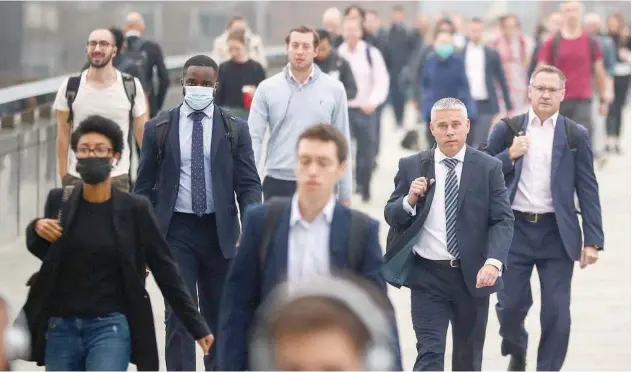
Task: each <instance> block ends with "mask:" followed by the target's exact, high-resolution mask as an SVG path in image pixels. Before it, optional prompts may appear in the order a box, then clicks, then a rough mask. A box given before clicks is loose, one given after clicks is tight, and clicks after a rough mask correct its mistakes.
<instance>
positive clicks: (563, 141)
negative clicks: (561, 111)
mask: <svg viewBox="0 0 632 372" xmlns="http://www.w3.org/2000/svg"><path fill="white" fill-rule="evenodd" d="M564 121H565V118H564V117H563V116H562V115H558V116H557V122H556V123H555V132H554V134H553V152H552V155H551V180H553V181H554V180H555V174H556V173H557V168H558V167H559V166H560V161H561V159H562V155H564V149H565V148H566V147H567V146H568V145H567V144H568V139H567V138H566V130H565V126H564V125H565V124H566V123H565V122H564Z"/></svg>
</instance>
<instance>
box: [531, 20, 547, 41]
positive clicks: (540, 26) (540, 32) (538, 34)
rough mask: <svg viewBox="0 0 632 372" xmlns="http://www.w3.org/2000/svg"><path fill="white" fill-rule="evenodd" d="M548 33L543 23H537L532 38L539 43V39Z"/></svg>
mask: <svg viewBox="0 0 632 372" xmlns="http://www.w3.org/2000/svg"><path fill="white" fill-rule="evenodd" d="M548 31H549V30H548V29H547V27H546V25H545V24H544V23H538V25H537V26H536V28H535V35H534V37H533V40H534V41H535V42H536V43H537V42H538V41H540V39H542V36H544V34H546V33H547V32H548Z"/></svg>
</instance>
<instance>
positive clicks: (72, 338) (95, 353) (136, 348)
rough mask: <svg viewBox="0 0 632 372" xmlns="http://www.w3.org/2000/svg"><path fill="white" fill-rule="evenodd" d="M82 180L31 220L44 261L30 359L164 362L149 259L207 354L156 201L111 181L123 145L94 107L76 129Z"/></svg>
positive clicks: (104, 367)
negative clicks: (160, 356)
mask: <svg viewBox="0 0 632 372" xmlns="http://www.w3.org/2000/svg"><path fill="white" fill-rule="evenodd" d="M71 147H72V150H73V151H74V152H75V154H76V156H77V159H78V161H77V168H76V169H77V172H78V173H79V174H80V175H81V178H82V180H83V184H80V185H78V186H75V187H73V186H68V187H66V188H64V189H54V190H52V191H51V192H50V193H49V195H48V199H47V200H46V206H45V211H44V214H45V216H44V218H38V219H35V220H34V221H33V222H31V224H30V225H29V226H28V227H27V230H26V234H27V246H28V249H29V251H30V252H31V253H33V254H34V255H35V256H36V257H38V258H39V259H41V260H42V266H41V268H40V271H39V273H38V274H37V275H35V276H34V277H33V278H32V280H31V281H30V282H31V283H30V284H31V290H30V292H29V295H28V298H27V302H26V305H25V306H24V315H26V319H27V322H28V327H29V331H30V333H31V343H32V345H31V350H32V355H31V358H30V360H31V361H35V362H37V364H38V365H45V366H46V370H51V371H62V370H63V371H76V370H84V371H125V370H127V368H128V365H129V363H130V362H132V363H134V364H136V365H137V368H138V370H158V368H159V364H158V350H157V347H156V335H155V329H154V323H153V315H152V311H151V303H150V301H149V296H148V294H147V292H146V291H145V267H146V266H149V268H150V269H151V271H152V272H153V274H154V278H155V279H156V283H157V284H158V286H159V287H160V289H161V291H162V294H163V295H164V297H165V299H166V300H167V302H168V303H169V305H170V306H171V308H172V309H173V310H174V312H175V313H176V315H177V316H178V317H179V318H180V319H181V320H182V321H183V323H184V324H185V326H186V327H187V329H188V331H189V332H190V333H191V334H192V335H193V337H194V338H195V339H196V340H198V343H199V344H200V346H201V347H202V349H203V350H204V352H205V353H208V350H209V348H210V346H211V344H212V343H213V336H212V335H211V332H210V330H209V329H208V326H207V324H206V322H205V321H204V319H203V318H202V317H201V316H200V314H199V313H198V310H197V307H196V306H195V305H194V302H193V300H192V298H191V296H190V295H189V293H188V291H187V289H186V287H185V285H184V282H183V281H182V278H181V277H180V273H179V271H178V268H177V266H176V263H175V261H174V260H173V257H172V255H171V253H170V251H169V248H168V246H167V243H166V241H165V240H164V238H163V236H162V234H161V233H160V230H159V228H158V225H157V223H156V219H155V217H154V214H153V210H152V207H151V205H150V202H149V201H148V200H147V199H146V198H144V197H142V196H138V195H131V194H128V193H125V192H123V191H119V190H118V189H116V188H113V187H112V182H111V179H110V170H111V169H112V167H113V166H114V165H115V163H116V162H117V161H118V160H119V159H120V157H121V153H122V151H123V133H122V132H121V130H120V129H119V127H118V125H117V124H116V123H114V122H113V121H111V120H109V119H106V118H103V117H101V116H91V117H88V118H87V119H85V120H84V121H83V122H81V123H80V124H79V126H78V127H77V129H76V130H75V131H74V132H73V134H72V137H71Z"/></svg>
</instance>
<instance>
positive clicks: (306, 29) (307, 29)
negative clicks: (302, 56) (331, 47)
mask: <svg viewBox="0 0 632 372" xmlns="http://www.w3.org/2000/svg"><path fill="white" fill-rule="evenodd" d="M292 32H298V33H299V34H312V35H313V36H314V48H316V47H317V46H318V44H320V37H319V36H318V33H317V32H316V31H314V29H313V28H310V27H307V26H299V27H295V28H293V29H291V30H290V32H288V33H287V36H286V37H285V45H289V44H290V36H292Z"/></svg>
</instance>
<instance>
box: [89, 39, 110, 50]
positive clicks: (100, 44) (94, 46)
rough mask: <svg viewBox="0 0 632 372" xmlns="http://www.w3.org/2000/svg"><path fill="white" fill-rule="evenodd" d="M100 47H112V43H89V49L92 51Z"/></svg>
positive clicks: (98, 41)
mask: <svg viewBox="0 0 632 372" xmlns="http://www.w3.org/2000/svg"><path fill="white" fill-rule="evenodd" d="M97 45H98V46H100V47H101V48H107V47H109V46H110V45H112V43H109V42H107V41H105V40H90V41H88V47H89V48H91V49H94V48H96V47H97Z"/></svg>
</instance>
